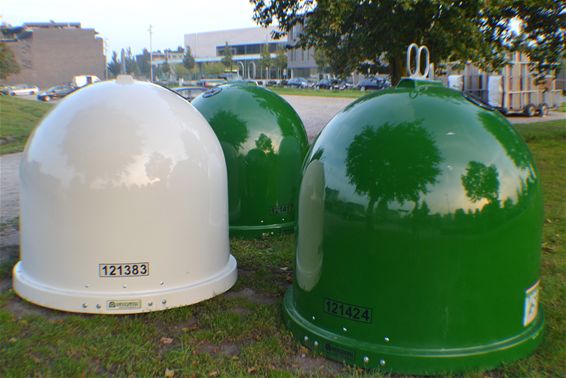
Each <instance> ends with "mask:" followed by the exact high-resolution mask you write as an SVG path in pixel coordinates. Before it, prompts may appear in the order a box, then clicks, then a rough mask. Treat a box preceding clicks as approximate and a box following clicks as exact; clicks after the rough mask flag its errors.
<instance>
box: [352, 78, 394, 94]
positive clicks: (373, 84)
mask: <svg viewBox="0 0 566 378" xmlns="http://www.w3.org/2000/svg"><path fill="white" fill-rule="evenodd" d="M390 86H391V84H390V83H389V82H388V81H387V80H386V79H383V78H380V77H367V78H364V79H362V80H361V81H360V82H359V83H358V85H357V87H358V88H359V89H361V90H362V91H365V90H369V89H374V90H379V89H385V88H389V87H390Z"/></svg>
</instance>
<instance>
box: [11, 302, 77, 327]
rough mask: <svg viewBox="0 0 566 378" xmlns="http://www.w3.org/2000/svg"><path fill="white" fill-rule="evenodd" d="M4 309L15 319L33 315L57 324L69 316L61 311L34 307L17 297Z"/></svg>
mask: <svg viewBox="0 0 566 378" xmlns="http://www.w3.org/2000/svg"><path fill="white" fill-rule="evenodd" d="M4 308H5V309H6V310H8V311H9V312H11V313H12V314H14V315H15V316H16V318H17V319H22V318H24V317H26V316H30V315H33V316H41V317H43V318H45V319H47V320H49V321H53V322H58V321H61V320H64V319H65V318H66V317H67V316H68V315H69V313H66V312H63V311H55V310H50V309H48V308H45V307H40V306H36V305H34V304H31V303H29V302H26V301H24V300H23V299H20V298H19V297H14V298H12V299H11V300H10V301H9V302H8V303H7V304H6V306H5V307H4Z"/></svg>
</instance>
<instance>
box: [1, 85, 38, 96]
mask: <svg viewBox="0 0 566 378" xmlns="http://www.w3.org/2000/svg"><path fill="white" fill-rule="evenodd" d="M8 93H9V95H10V96H24V95H36V94H38V93H39V88H38V87H37V86H35V85H29V84H19V85H15V86H13V87H10V91H9V92H8Z"/></svg>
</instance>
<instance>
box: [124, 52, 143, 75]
mask: <svg viewBox="0 0 566 378" xmlns="http://www.w3.org/2000/svg"><path fill="white" fill-rule="evenodd" d="M124 63H125V66H126V73H127V74H128V75H132V76H139V75H140V68H139V67H138V63H137V61H136V58H135V57H134V56H133V54H132V49H131V48H130V47H128V48H127V49H126V52H125V54H124Z"/></svg>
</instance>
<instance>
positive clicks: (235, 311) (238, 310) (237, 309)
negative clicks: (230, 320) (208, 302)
mask: <svg viewBox="0 0 566 378" xmlns="http://www.w3.org/2000/svg"><path fill="white" fill-rule="evenodd" d="M228 312H230V313H232V314H236V315H240V316H241V317H244V316H247V315H249V314H251V311H250V310H249V309H247V308H243V307H234V308H230V309H229V310H228Z"/></svg>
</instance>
